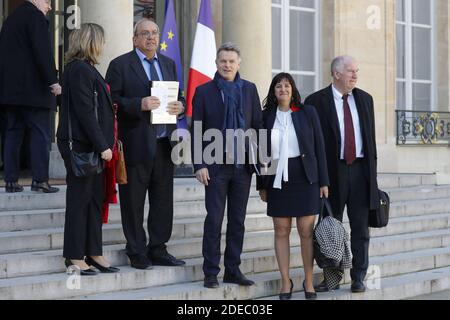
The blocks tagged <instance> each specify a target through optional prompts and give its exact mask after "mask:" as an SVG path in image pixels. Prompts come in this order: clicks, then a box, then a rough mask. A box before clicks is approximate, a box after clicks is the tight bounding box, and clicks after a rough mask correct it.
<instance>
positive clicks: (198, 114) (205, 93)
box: [191, 80, 262, 176]
mask: <svg viewBox="0 0 450 320" xmlns="http://www.w3.org/2000/svg"><path fill="white" fill-rule="evenodd" d="M243 82H244V85H243V88H242V94H243V106H244V117H245V130H248V129H255V130H256V132H258V130H259V129H261V128H262V111H261V102H260V100H259V95H258V90H257V89H256V86H255V84H253V83H251V82H248V81H246V80H243ZM224 114H225V105H224V102H223V98H222V93H221V92H220V90H219V88H218V87H217V84H216V83H215V82H214V81H210V82H207V83H206V84H204V85H202V86H199V87H197V89H196V91H195V95H194V98H193V101H192V135H191V136H192V160H193V163H194V171H195V172H197V171H198V170H200V169H203V168H208V171H209V175H210V176H214V175H215V174H216V173H217V171H218V169H219V165H218V164H210V165H207V164H206V163H205V162H204V159H203V151H204V150H205V148H206V147H207V146H208V145H209V144H211V142H207V141H204V142H202V143H201V144H200V143H199V144H197V142H198V141H199V142H201V141H202V140H203V135H204V133H205V132H206V131H207V130H209V129H218V130H222V128H223V124H224V116H225V115H224ZM195 122H198V124H200V123H201V125H202V130H201V131H199V132H196V131H195ZM198 124H197V125H198ZM200 132H201V135H202V136H201V137H199V136H198V135H199V133H200ZM247 147H248V146H247ZM196 148H197V149H198V150H197V153H198V151H200V149H201V153H202V157H201V161H200V163H196V160H198V159H195V154H196V152H195V149H196ZM247 151H248V150H247ZM254 151H255V152H256V154H257V152H258V150H257V149H255V150H254ZM247 168H248V170H250V171H253V170H252V168H253V166H250V165H249V166H247Z"/></svg>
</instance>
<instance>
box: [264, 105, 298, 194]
mask: <svg viewBox="0 0 450 320" xmlns="http://www.w3.org/2000/svg"><path fill="white" fill-rule="evenodd" d="M291 114H292V110H289V111H286V112H283V111H280V110H279V109H278V108H277V116H276V119H275V123H274V125H273V129H272V135H271V146H272V158H273V159H274V160H279V161H278V167H277V174H276V176H275V181H274V185H273V187H274V188H276V189H281V181H282V180H283V181H284V182H288V181H289V170H288V165H289V159H290V158H296V157H299V156H300V147H299V145H298V139H297V134H296V132H295V128H294V123H293V122H292V116H291Z"/></svg>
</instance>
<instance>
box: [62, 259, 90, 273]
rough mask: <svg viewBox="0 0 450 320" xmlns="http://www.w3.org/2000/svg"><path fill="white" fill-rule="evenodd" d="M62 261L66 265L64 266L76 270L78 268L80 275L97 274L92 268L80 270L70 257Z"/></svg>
mask: <svg viewBox="0 0 450 320" xmlns="http://www.w3.org/2000/svg"><path fill="white" fill-rule="evenodd" d="M64 263H65V265H66V268H70V267H73V268H74V269H75V270H77V271H78V270H80V275H82V276H95V275H97V274H98V272H97V271H95V270H92V269H86V270H81V268H80V267H79V266H76V265H74V264H73V263H72V261H71V260H70V259H66V261H65V262H64Z"/></svg>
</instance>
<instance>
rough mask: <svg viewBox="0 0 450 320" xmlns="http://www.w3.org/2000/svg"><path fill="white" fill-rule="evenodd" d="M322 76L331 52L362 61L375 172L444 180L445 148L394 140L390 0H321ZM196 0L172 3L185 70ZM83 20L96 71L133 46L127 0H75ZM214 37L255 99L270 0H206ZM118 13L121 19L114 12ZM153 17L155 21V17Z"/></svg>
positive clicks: (447, 176)
mask: <svg viewBox="0 0 450 320" xmlns="http://www.w3.org/2000/svg"><path fill="white" fill-rule="evenodd" d="M434 1H435V10H436V13H435V17H436V37H437V39H438V41H437V44H438V46H437V48H436V68H435V69H436V86H437V92H436V100H435V101H436V106H435V108H434V110H437V111H450V108H449V102H450V90H449V85H450V61H449V60H450V50H449V49H450V47H449V45H450V41H449V31H448V30H449V24H450V5H449V3H448V1H446V0H434ZM319 2H320V12H321V14H320V17H321V22H320V32H321V40H320V42H321V44H320V61H321V63H320V64H321V65H320V74H321V76H320V78H321V84H322V86H323V87H324V86H327V85H328V84H329V83H330V80H331V78H330V71H329V65H330V62H331V59H332V58H333V57H334V56H337V55H340V54H349V55H352V56H354V57H355V58H356V59H357V60H358V62H359V66H360V80H359V87H361V88H362V89H364V90H366V91H368V92H370V93H371V94H372V95H373V97H374V100H375V107H376V124H377V128H376V129H377V143H378V157H379V161H378V166H379V171H380V172H398V173H438V182H439V183H450V149H449V148H448V147H442V146H409V147H408V146H397V145H396V126H397V124H396V114H395V110H396V92H395V91H396V38H395V37H396V12H395V10H396V5H395V0H359V1H348V0H319ZM199 4H200V0H191V1H178V0H176V11H177V17H178V19H179V21H178V26H179V29H180V30H181V31H182V33H181V38H180V39H181V43H180V44H181V47H182V56H183V57H182V58H183V63H184V76H185V78H186V79H185V80H187V74H188V72H187V71H188V69H189V64H190V56H191V52H192V44H193V39H194V35H195V28H196V22H197V13H198V9H199ZM78 5H79V6H80V7H81V10H82V22H97V23H99V24H101V25H102V26H103V27H105V30H106V31H107V37H108V41H107V47H106V51H105V55H104V57H103V60H102V63H101V65H100V70H101V72H102V73H103V74H104V72H105V70H106V68H107V66H108V63H109V61H110V60H111V59H113V58H114V57H116V56H118V55H120V54H122V53H125V52H127V51H128V50H130V49H131V48H132V42H131V38H132V27H133V26H132V21H133V4H132V1H131V0H130V1H108V0H96V1H88V0H78ZM212 6H213V11H214V12H213V15H214V22H215V31H216V41H217V45H220V44H221V43H222V42H225V41H233V42H235V43H237V44H238V45H239V46H240V47H241V49H242V54H243V64H242V67H241V73H242V75H243V77H244V78H247V79H249V80H251V81H253V82H255V83H256V84H257V86H258V89H259V93H260V96H261V99H263V98H264V95H265V94H266V92H267V88H268V86H269V84H270V81H271V61H272V60H271V59H272V54H271V51H272V50H271V49H272V48H271V41H270V39H271V32H272V31H271V1H270V0H246V1H242V0H226V1H224V0H212ZM119 17H120V18H119ZM160 20H161V18H159V20H158V21H160Z"/></svg>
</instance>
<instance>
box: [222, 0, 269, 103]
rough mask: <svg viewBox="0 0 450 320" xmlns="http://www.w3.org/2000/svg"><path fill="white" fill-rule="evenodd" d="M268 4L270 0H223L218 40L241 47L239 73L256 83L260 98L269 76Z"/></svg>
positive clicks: (264, 93)
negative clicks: (220, 35) (221, 23)
mask: <svg viewBox="0 0 450 320" xmlns="http://www.w3.org/2000/svg"><path fill="white" fill-rule="evenodd" d="M271 39H272V8H271V1H270V0H246V1H242V0H226V1H223V34H222V42H227V41H231V42H233V43H235V44H237V45H238V46H239V47H240V49H241V51H242V52H241V54H242V59H243V60H242V65H241V70H240V73H241V75H242V77H243V78H244V79H247V80H249V81H252V82H254V83H256V85H257V87H258V91H259V95H260V98H261V99H263V97H264V96H265V95H266V94H267V91H268V88H269V86H270V82H271V79H272V41H271Z"/></svg>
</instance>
